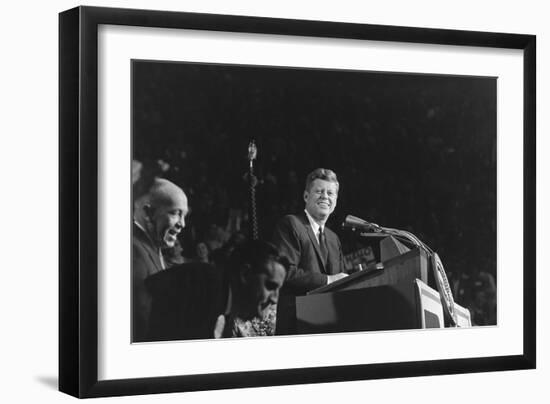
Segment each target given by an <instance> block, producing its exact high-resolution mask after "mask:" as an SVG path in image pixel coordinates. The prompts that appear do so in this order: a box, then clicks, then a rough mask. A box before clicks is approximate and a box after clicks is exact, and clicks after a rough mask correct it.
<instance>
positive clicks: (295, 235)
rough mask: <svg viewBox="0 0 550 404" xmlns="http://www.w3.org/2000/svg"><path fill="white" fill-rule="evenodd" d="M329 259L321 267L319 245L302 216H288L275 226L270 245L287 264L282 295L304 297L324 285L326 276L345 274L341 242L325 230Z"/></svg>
mask: <svg viewBox="0 0 550 404" xmlns="http://www.w3.org/2000/svg"><path fill="white" fill-rule="evenodd" d="M325 239H326V242H327V249H328V259H327V264H326V265H325V264H324V263H323V259H322V258H321V251H320V249H319V242H318V241H317V237H316V236H315V234H314V233H313V229H312V228H311V225H310V224H309V221H308V218H307V216H306V214H305V212H303V213H301V214H299V215H287V216H285V217H283V219H282V220H281V221H280V222H279V223H278V224H277V227H276V228H275V233H274V235H273V244H275V246H276V247H277V248H278V249H279V252H280V253H281V254H283V255H285V256H287V257H288V259H289V260H290V264H291V265H290V269H289V270H288V272H287V277H286V280H285V283H284V285H283V289H282V291H281V293H282V294H292V295H304V294H306V293H307V292H309V291H310V290H313V289H316V288H319V287H321V286H324V285H326V284H327V275H333V274H337V273H339V272H343V271H344V255H343V253H342V245H341V244H340V239H339V238H338V236H337V235H336V233H334V232H333V231H332V230H330V229H329V228H328V227H326V226H325Z"/></svg>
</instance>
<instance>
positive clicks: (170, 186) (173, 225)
mask: <svg viewBox="0 0 550 404" xmlns="http://www.w3.org/2000/svg"><path fill="white" fill-rule="evenodd" d="M143 210H144V213H145V226H144V227H145V229H146V231H147V233H148V234H149V236H150V237H151V239H152V240H153V241H154V242H155V243H156V244H157V246H158V247H173V246H174V244H175V243H176V240H177V236H178V234H179V233H180V231H181V230H182V229H183V228H184V227H185V216H186V215H187V212H188V211H189V207H188V204H187V196H186V195H185V193H184V192H183V190H182V189H181V188H180V187H178V186H177V185H176V184H174V183H173V182H170V181H168V180H165V179H163V178H157V179H155V180H154V182H153V186H152V187H151V189H150V190H149V193H148V195H147V197H146V201H145V204H144V205H143Z"/></svg>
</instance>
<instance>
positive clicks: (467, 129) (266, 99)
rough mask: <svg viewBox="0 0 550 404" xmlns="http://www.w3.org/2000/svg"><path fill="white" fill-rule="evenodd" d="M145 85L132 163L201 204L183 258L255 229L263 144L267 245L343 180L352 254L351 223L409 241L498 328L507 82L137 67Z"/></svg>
mask: <svg viewBox="0 0 550 404" xmlns="http://www.w3.org/2000/svg"><path fill="white" fill-rule="evenodd" d="M132 80H133V85H132V91H133V95H132V100H133V105H132V107H133V115H132V116H133V118H132V119H133V122H132V124H133V153H134V154H133V158H134V160H138V161H140V162H141V163H143V165H144V169H146V170H148V171H150V172H153V173H154V175H160V176H163V177H165V178H168V179H171V180H173V181H174V182H176V183H177V184H178V185H180V186H181V187H182V188H183V189H184V190H185V191H186V193H187V195H188V196H189V204H190V207H191V212H190V214H189V217H188V220H187V227H186V230H185V234H184V237H183V238H182V244H183V247H184V255H187V256H189V257H192V256H193V255H194V246H195V244H196V243H197V242H199V241H206V242H210V241H212V239H218V244H217V245H218V246H219V245H221V244H223V243H224V242H226V241H227V239H228V238H229V237H230V236H231V233H232V232H234V231H236V227H235V225H234V223H235V218H237V217H238V218H240V219H241V221H242V229H243V230H244V231H246V229H247V228H248V227H247V221H248V215H247V212H248V205H249V202H248V183H247V181H246V178H245V174H246V172H247V170H248V160H247V149H248V143H249V141H250V140H251V139H255V140H256V143H257V146H258V158H257V160H256V162H255V172H256V174H257V176H258V178H259V180H260V182H259V185H258V186H257V202H258V211H259V227H260V235H261V236H262V237H265V238H270V237H271V232H272V231H273V226H274V224H275V222H276V221H277V220H278V219H279V218H280V217H281V216H282V215H284V214H287V213H296V212H298V211H301V210H303V207H304V204H303V199H302V193H303V189H304V181H305V177H306V175H307V174H308V173H309V172H310V171H312V170H313V169H314V168H317V167H325V168H330V169H332V170H334V171H335V172H336V173H337V175H338V179H339V182H340V192H339V198H338V206H337V207H336V210H335V212H334V214H333V216H332V217H331V219H330V221H329V223H328V225H329V227H331V228H332V229H333V230H335V231H336V232H337V233H338V234H339V235H340V237H341V239H342V241H343V244H344V250H345V252H349V250H351V249H352V247H351V244H352V238H353V236H351V235H350V234H349V233H348V232H347V231H346V230H342V229H340V224H341V222H342V220H343V218H344V217H345V216H346V215H347V214H353V215H355V216H359V217H361V218H363V219H366V220H368V221H373V222H376V223H378V224H380V225H383V226H386V227H394V228H399V229H404V230H409V231H411V232H413V233H414V234H415V235H417V236H418V237H419V238H420V239H421V240H423V241H424V242H425V243H426V244H428V245H429V246H430V247H432V249H434V250H435V251H437V252H438V253H439V255H440V257H441V258H442V260H443V263H444V265H445V269H446V271H447V274H448V276H449V279H450V281H451V284H452V286H453V291H454V297H455V300H456V301H457V302H458V303H459V304H462V305H464V306H466V307H468V308H470V310H471V312H472V317H473V320H474V322H475V324H478V325H482V324H496V284H495V282H496V84H497V81H496V78H486V77H484V78H482V77H466V76H449V75H426V74H422V75H420V74H398V73H371V72H363V71H361V72H357V71H345V70H321V69H295V68H274V67H253V66H238V65H212V64H195V63H173V62H151V61H133V62H132ZM208 245H209V246H211V249H212V248H215V247H216V244H215V243H213V242H212V243H209V244H208Z"/></svg>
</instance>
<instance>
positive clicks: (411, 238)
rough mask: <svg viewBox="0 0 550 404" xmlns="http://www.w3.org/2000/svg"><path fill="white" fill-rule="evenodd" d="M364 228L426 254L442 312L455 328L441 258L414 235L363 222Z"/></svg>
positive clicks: (455, 317)
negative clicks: (390, 237)
mask: <svg viewBox="0 0 550 404" xmlns="http://www.w3.org/2000/svg"><path fill="white" fill-rule="evenodd" d="M365 226H368V228H369V229H370V230H371V232H370V233H371V234H372V233H382V234H387V235H390V236H393V237H395V238H396V239H397V240H399V241H401V242H403V243H404V244H406V245H408V246H409V247H417V248H419V249H420V250H422V251H424V252H425V253H426V255H427V256H428V258H429V259H430V264H431V266H432V269H433V271H434V277H435V284H436V285H437V289H438V292H439V296H440V299H441V304H442V306H443V312H444V313H445V314H446V315H447V317H448V319H449V322H450V323H451V326H452V327H457V326H458V322H457V315H456V311H455V309H454V298H453V293H452V291H451V287H450V285H449V280H448V279H447V274H446V273H445V268H444V267H443V262H442V261H441V258H439V255H438V254H437V253H436V252H435V251H433V250H432V249H431V248H430V247H429V246H428V245H427V244H425V243H423V242H422V241H421V240H420V239H419V238H418V237H416V236H415V235H414V234H412V233H411V232H408V231H406V230H398V229H393V228H390V227H382V226H379V225H377V224H376V223H368V224H367V223H366V222H365ZM360 227H361V225H358V226H356V227H352V228H353V229H355V228H360ZM359 234H360V235H361V236H363V237H365V236H368V234H369V232H361V233H359Z"/></svg>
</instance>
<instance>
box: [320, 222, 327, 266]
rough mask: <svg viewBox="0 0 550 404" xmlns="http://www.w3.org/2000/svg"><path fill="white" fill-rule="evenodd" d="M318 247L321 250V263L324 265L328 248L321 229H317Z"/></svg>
mask: <svg viewBox="0 0 550 404" xmlns="http://www.w3.org/2000/svg"><path fill="white" fill-rule="evenodd" d="M319 247H320V250H321V256H322V257H323V263H324V264H325V265H326V264H327V259H328V248H327V240H326V238H325V232H324V231H323V228H319Z"/></svg>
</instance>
